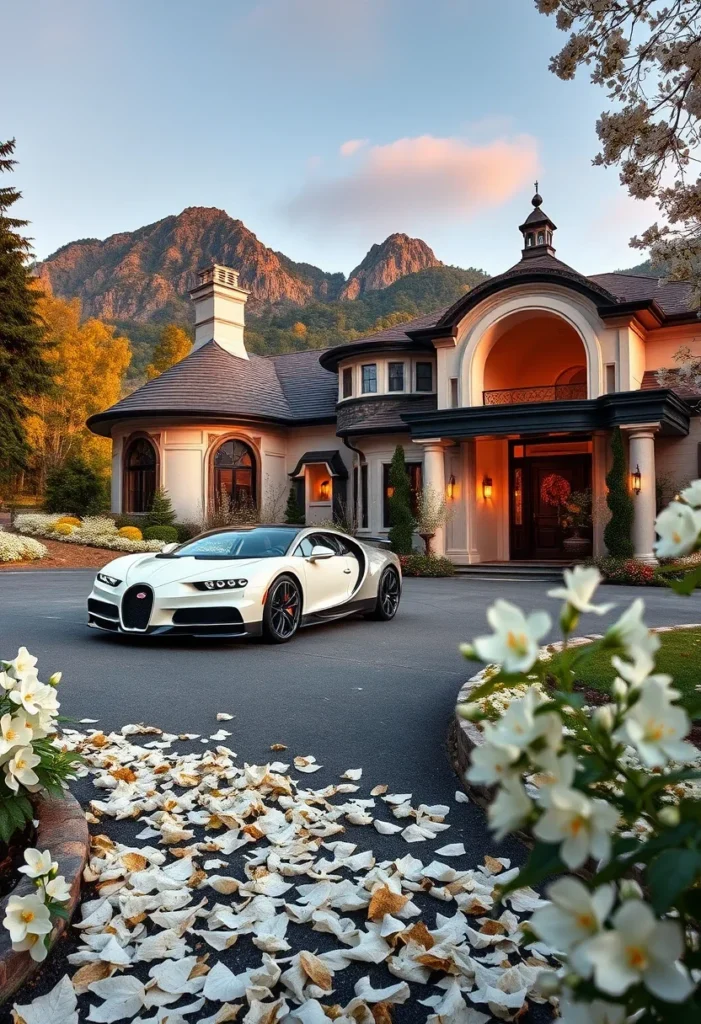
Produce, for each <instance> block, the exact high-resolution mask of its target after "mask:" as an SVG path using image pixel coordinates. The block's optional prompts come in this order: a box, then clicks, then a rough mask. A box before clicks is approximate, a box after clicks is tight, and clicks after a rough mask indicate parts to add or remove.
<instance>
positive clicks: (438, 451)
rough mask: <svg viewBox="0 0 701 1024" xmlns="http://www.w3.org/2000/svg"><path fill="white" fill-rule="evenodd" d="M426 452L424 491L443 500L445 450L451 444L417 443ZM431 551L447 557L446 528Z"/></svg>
mask: <svg viewBox="0 0 701 1024" xmlns="http://www.w3.org/2000/svg"><path fill="white" fill-rule="evenodd" d="M415 443H416V444H420V445H421V446H422V447H423V450H424V474H423V486H424V490H432V491H435V493H436V494H437V495H439V496H440V497H441V498H445V448H446V445H447V444H449V443H450V442H446V441H442V440H440V439H435V440H434V439H432V440H430V441H417V442H415ZM431 551H432V553H433V554H434V555H439V556H443V555H445V528H444V527H443V526H439V527H438V529H437V530H436V534H435V536H434V538H433V540H432V541H431Z"/></svg>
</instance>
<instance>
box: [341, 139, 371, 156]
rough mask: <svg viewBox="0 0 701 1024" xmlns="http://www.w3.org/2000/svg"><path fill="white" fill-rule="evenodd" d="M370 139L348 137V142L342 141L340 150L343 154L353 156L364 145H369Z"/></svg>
mask: <svg viewBox="0 0 701 1024" xmlns="http://www.w3.org/2000/svg"><path fill="white" fill-rule="evenodd" d="M368 142H369V139H348V141H347V142H342V143H341V145H340V147H339V150H338V152H339V153H340V154H341V156H353V154H354V153H357V152H358V150H359V149H362V148H363V146H367V144H368Z"/></svg>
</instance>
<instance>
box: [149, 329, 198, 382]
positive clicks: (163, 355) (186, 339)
mask: <svg viewBox="0 0 701 1024" xmlns="http://www.w3.org/2000/svg"><path fill="white" fill-rule="evenodd" d="M191 348H192V340H191V338H190V335H189V334H188V333H187V331H185V330H183V328H182V327H178V325H177V324H168V325H167V326H166V327H164V328H163V330H162V331H161V336H160V338H159V339H158V344H157V345H156V347H155V348H154V350H153V361H152V362H151V363H149V365H148V366H147V367H146V376H147V377H148V379H149V380H153V378H154V377H158V376H160V374H162V373H163V371H164V370H168V369H169V368H170V367H171V366H174V365H175V363H179V362H180V360H181V359H184V358H185V356H186V355H187V354H188V353H189V351H190V349H191Z"/></svg>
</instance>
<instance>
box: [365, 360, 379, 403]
mask: <svg viewBox="0 0 701 1024" xmlns="http://www.w3.org/2000/svg"><path fill="white" fill-rule="evenodd" d="M376 391H377V365H376V364H375V363H369V364H368V365H367V366H364V367H363V394H365V395H366V394H375V392H376Z"/></svg>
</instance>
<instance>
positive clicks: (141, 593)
mask: <svg viewBox="0 0 701 1024" xmlns="http://www.w3.org/2000/svg"><path fill="white" fill-rule="evenodd" d="M136 596H137V597H138V599H139V600H140V601H143V599H144V598H145V597H146V594H145V593H144V591H143V590H140V591H139V593H138V594H137V595H136Z"/></svg>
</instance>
